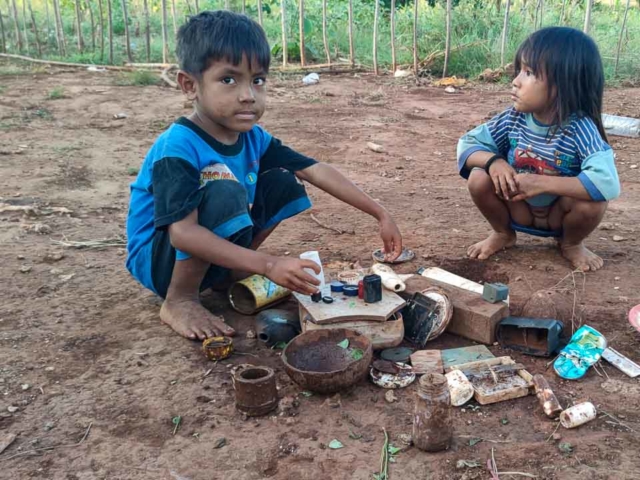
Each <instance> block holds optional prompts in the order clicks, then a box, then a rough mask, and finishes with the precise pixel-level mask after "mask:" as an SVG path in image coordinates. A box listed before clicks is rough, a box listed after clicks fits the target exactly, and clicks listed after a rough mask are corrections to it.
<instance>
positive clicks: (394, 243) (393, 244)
mask: <svg viewBox="0 0 640 480" xmlns="http://www.w3.org/2000/svg"><path fill="white" fill-rule="evenodd" d="M380 238H382V243H383V245H384V248H383V251H384V259H385V260H386V261H388V262H392V261H394V260H395V259H396V258H398V257H399V256H400V254H401V253H402V235H401V234H400V230H399V229H398V226H397V225H396V223H395V222H394V221H393V219H392V218H391V216H389V215H385V216H384V217H382V219H381V220H380Z"/></svg>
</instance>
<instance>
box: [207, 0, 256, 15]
mask: <svg viewBox="0 0 640 480" xmlns="http://www.w3.org/2000/svg"><path fill="white" fill-rule="evenodd" d="M197 1H198V0H196V2H197ZM242 14H243V15H246V14H247V0H242Z"/></svg>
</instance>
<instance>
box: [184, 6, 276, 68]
mask: <svg viewBox="0 0 640 480" xmlns="http://www.w3.org/2000/svg"><path fill="white" fill-rule="evenodd" d="M176 55H177V57H178V62H179V64H180V68H181V69H182V70H184V71H185V72H187V73H189V74H191V75H194V76H196V77H200V76H201V75H202V73H203V72H204V71H205V70H206V69H207V68H209V67H210V66H211V64H212V63H213V62H216V61H220V60H226V61H228V62H231V63H233V64H234V65H238V64H240V63H241V62H242V57H243V55H246V56H247V58H248V59H249V61H250V62H255V63H257V64H258V65H259V66H260V68H262V69H264V70H265V71H267V72H268V71H269V65H270V63H271V51H270V49H269V42H268V41H267V37H266V35H265V33H264V30H263V29H262V27H261V26H260V25H259V24H258V23H257V22H255V21H253V20H251V19H250V18H249V17H247V16H245V15H240V14H237V13H233V12H229V11H227V10H216V11H205V12H201V13H199V14H198V15H194V16H192V17H189V19H188V20H187V22H186V23H185V24H184V25H182V26H181V27H180V30H179V31H178V44H177V46H176Z"/></svg>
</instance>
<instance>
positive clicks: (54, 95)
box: [47, 87, 65, 100]
mask: <svg viewBox="0 0 640 480" xmlns="http://www.w3.org/2000/svg"><path fill="white" fill-rule="evenodd" d="M47 98H48V99H49V100H60V99H61V98H65V94H64V88H63V87H55V88H54V89H53V90H51V91H50V92H49V95H47Z"/></svg>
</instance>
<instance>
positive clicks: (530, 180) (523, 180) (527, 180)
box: [511, 173, 546, 202]
mask: <svg viewBox="0 0 640 480" xmlns="http://www.w3.org/2000/svg"><path fill="white" fill-rule="evenodd" d="M515 180H516V183H517V185H518V194H517V195H515V196H514V197H513V198H512V199H511V200H512V201H514V202H519V201H521V200H526V199H527V198H531V197H535V196H536V195H540V194H542V193H546V192H545V188H544V176H543V175H535V174H530V173H519V174H517V175H516V177H515Z"/></svg>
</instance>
